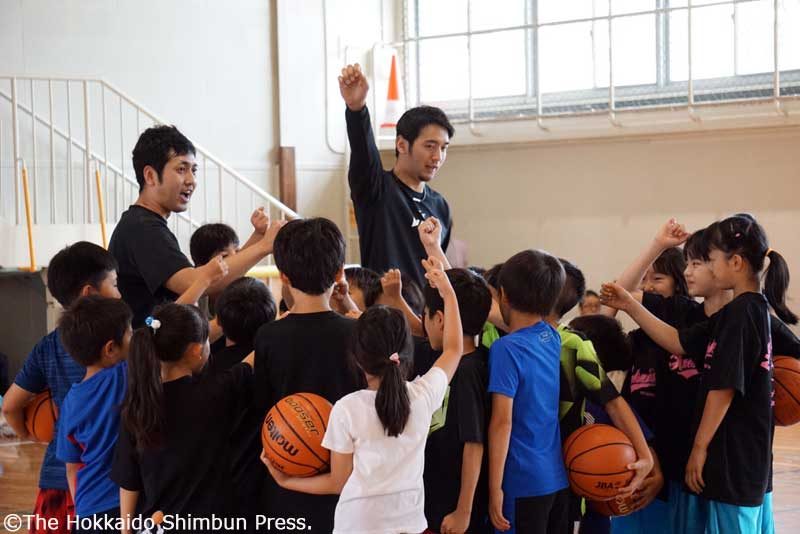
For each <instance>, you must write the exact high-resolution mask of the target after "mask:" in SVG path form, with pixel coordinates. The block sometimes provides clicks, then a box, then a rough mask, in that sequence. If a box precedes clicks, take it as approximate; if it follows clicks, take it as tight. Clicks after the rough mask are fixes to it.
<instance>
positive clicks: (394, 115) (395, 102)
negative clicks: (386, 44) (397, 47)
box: [380, 54, 403, 128]
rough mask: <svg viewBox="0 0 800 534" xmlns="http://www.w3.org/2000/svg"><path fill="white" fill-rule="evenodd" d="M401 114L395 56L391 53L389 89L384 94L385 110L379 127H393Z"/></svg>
mask: <svg viewBox="0 0 800 534" xmlns="http://www.w3.org/2000/svg"><path fill="white" fill-rule="evenodd" d="M402 114H403V108H402V107H401V106H400V89H399V85H398V83H397V56H395V55H394V54H392V69H391V71H390V72H389V90H388V91H387V95H386V112H385V113H384V114H383V122H382V123H381V126H380V127H381V128H395V127H396V126H397V121H398V120H399V119H400V116H401V115H402Z"/></svg>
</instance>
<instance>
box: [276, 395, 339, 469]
mask: <svg viewBox="0 0 800 534" xmlns="http://www.w3.org/2000/svg"><path fill="white" fill-rule="evenodd" d="M331 408H333V406H331V403H330V402H328V401H327V400H325V399H323V398H322V397H320V396H319V395H315V394H313V393H295V394H294V395H289V396H287V397H284V398H282V399H281V400H279V401H278V403H277V404H275V406H273V407H272V408H271V409H270V411H269V412H267V416H266V417H265V418H264V425H263V426H262V427H261V443H262V444H263V445H264V453H265V454H266V456H267V458H269V461H270V462H271V463H272V465H273V466H274V467H275V468H276V469H278V470H279V471H281V472H283V473H285V474H287V475H290V476H296V477H310V476H313V475H318V474H319V473H324V472H325V471H327V470H328V469H330V451H328V449H326V448H325V447H323V446H322V437H323V436H324V435H325V429H326V428H328V417H330V415H331Z"/></svg>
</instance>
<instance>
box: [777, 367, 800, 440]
mask: <svg viewBox="0 0 800 534" xmlns="http://www.w3.org/2000/svg"><path fill="white" fill-rule="evenodd" d="M772 361H773V364H774V366H775V368H774V370H773V373H772V379H773V380H774V385H775V408H774V409H773V413H774V415H775V424H776V425H778V426H790V425H793V424H795V423H797V422H798V421H800V361H797V360H795V359H794V358H791V357H789V356H775V358H773V360H772Z"/></svg>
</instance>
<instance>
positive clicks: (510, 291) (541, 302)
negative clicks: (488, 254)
mask: <svg viewBox="0 0 800 534" xmlns="http://www.w3.org/2000/svg"><path fill="white" fill-rule="evenodd" d="M564 278H565V275H564V267H562V265H561V262H560V261H558V259H556V258H555V257H553V256H551V255H550V254H548V253H547V252H544V251H542V250H523V251H522V252H518V253H517V254H514V255H513V256H511V258H509V259H508V261H506V262H505V263H504V264H503V268H502V269H501V270H500V288H501V290H502V291H503V294H504V295H505V296H506V299H507V300H508V303H509V304H510V305H511V307H512V308H513V309H515V310H518V311H521V312H525V313H533V314H537V315H541V316H542V317H545V316H547V315H550V313H551V312H552V311H553V308H554V307H555V305H556V302H557V301H558V297H559V295H560V294H561V288H562V287H564Z"/></svg>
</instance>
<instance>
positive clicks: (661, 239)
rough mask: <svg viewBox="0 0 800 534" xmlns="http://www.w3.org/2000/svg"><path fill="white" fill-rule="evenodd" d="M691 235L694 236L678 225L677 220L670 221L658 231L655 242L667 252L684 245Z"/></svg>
mask: <svg viewBox="0 0 800 534" xmlns="http://www.w3.org/2000/svg"><path fill="white" fill-rule="evenodd" d="M690 235H692V234H690V233H689V232H687V231H686V228H685V227H684V226H683V225H682V224H678V221H677V220H676V219H670V220H668V221H667V222H666V223H664V225H663V226H662V227H661V228H659V229H658V233H657V234H656V237H655V241H656V243H658V245H659V247H660V248H662V249H664V250H666V249H668V248H671V247H678V246H680V245H682V244H684V243H685V242H686V240H687V239H689V236H690Z"/></svg>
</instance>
